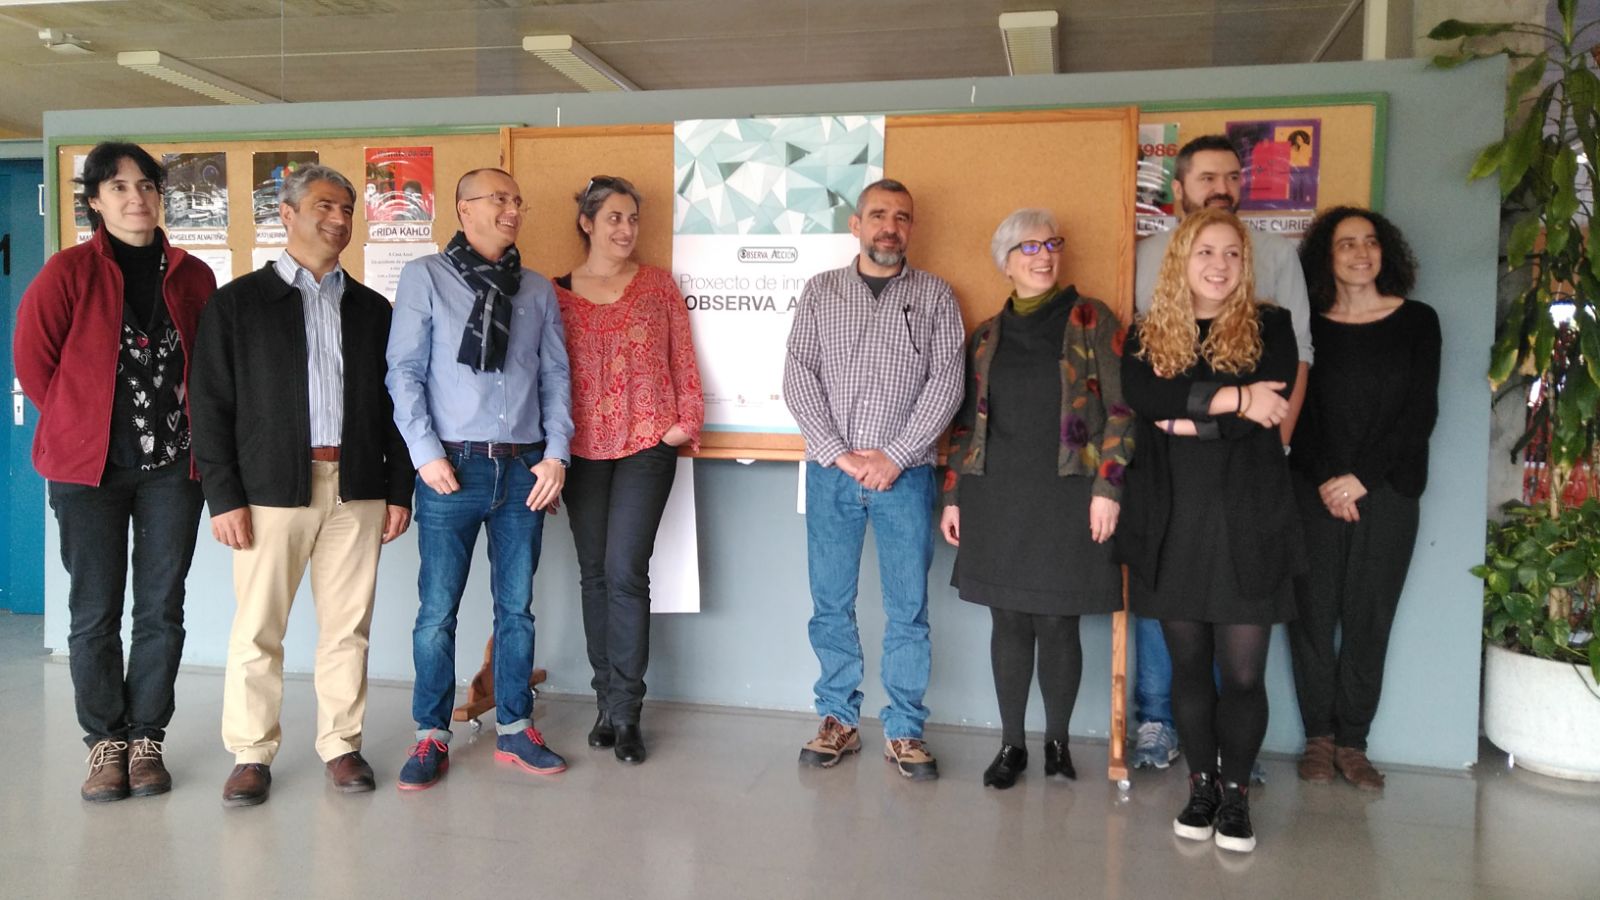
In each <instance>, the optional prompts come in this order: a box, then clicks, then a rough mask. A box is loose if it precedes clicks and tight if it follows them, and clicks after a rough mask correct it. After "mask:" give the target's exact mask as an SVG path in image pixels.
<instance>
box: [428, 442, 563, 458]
mask: <svg viewBox="0 0 1600 900" xmlns="http://www.w3.org/2000/svg"><path fill="white" fill-rule="evenodd" d="M439 443H440V444H442V445H443V446H444V449H445V451H446V452H449V453H464V454H466V455H467V456H486V457H488V458H489V459H511V458H513V457H517V456H521V455H523V454H524V453H531V452H533V451H535V450H543V449H544V442H542V441H541V442H539V443H537V444H507V443H501V442H499V441H440V442H439Z"/></svg>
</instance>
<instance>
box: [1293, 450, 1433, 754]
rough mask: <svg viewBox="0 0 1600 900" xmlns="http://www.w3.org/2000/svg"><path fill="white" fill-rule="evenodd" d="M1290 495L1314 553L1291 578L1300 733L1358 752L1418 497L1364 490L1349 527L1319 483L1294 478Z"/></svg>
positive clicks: (1363, 744) (1413, 534) (1374, 699)
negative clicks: (1303, 571)
mask: <svg viewBox="0 0 1600 900" xmlns="http://www.w3.org/2000/svg"><path fill="white" fill-rule="evenodd" d="M1295 493H1296V498H1297V500H1298V501H1299V504H1300V520H1301V522H1303V523H1304V526H1305V535H1306V551H1307V554H1308V555H1309V556H1310V559H1311V571H1310V573H1309V574H1308V575H1306V576H1305V577H1303V578H1299V579H1296V581H1295V600H1296V605H1297V606H1298V613H1299V616H1298V618H1296V619H1295V620H1294V621H1293V622H1290V623H1289V650H1290V652H1291V654H1292V658H1293V661H1294V687H1295V693H1296V694H1297V695H1298V696H1299V699H1300V719H1301V722H1302V723H1303V724H1304V725H1305V729H1306V737H1326V736H1328V735H1332V736H1333V742H1334V743H1335V744H1337V745H1338V746H1340V747H1355V748H1358V749H1361V750H1365V749H1366V748H1367V732H1368V731H1369V730H1370V729H1371V727H1372V717H1373V716H1374V715H1376V714H1377V712H1378V695H1379V692H1380V691H1381V690H1382V689H1383V664H1384V658H1385V657H1386V656H1387V655H1388V652H1389V629H1390V627H1391V626H1393V625H1394V613H1395V608H1396V607H1398V606H1399V605H1400V591H1401V589H1402V588H1404V587H1405V583H1406V571H1407V570H1408V569H1409V568H1410V567H1411V550H1412V547H1413V546H1414V545H1415V544H1416V540H1417V510H1418V504H1417V500H1415V499H1414V498H1411V497H1402V496H1401V495H1400V494H1398V493H1396V492H1395V491H1394V489H1393V488H1391V487H1389V486H1388V485H1380V486H1378V487H1374V488H1370V489H1369V490H1368V493H1367V495H1366V496H1365V497H1363V498H1362V499H1361V501H1360V503H1359V504H1358V507H1359V509H1360V512H1361V521H1359V522H1354V523H1351V522H1344V521H1341V520H1339V519H1335V518H1334V517H1333V516H1331V515H1329V514H1328V511H1327V509H1326V508H1325V507H1324V506H1323V505H1322V500H1321V499H1320V498H1319V497H1318V496H1317V487H1316V485H1313V484H1311V483H1310V482H1309V481H1306V480H1305V479H1303V478H1300V477H1298V476H1296V478H1295ZM1336 631H1337V632H1338V633H1339V640H1338V642H1337V643H1336V642H1335V640H1334V634H1335V632H1336Z"/></svg>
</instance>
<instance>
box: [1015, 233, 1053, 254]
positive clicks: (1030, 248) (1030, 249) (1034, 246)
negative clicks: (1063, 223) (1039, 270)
mask: <svg viewBox="0 0 1600 900" xmlns="http://www.w3.org/2000/svg"><path fill="white" fill-rule="evenodd" d="M1066 244H1067V239H1066V238H1064V237H1062V236H1061V235H1059V234H1058V235H1056V236H1055V237H1053V238H1045V239H1044V240H1042V241H1023V242H1021V243H1019V244H1014V245H1012V247H1011V250H1021V251H1022V255H1023V256H1038V255H1039V251H1040V250H1049V251H1050V252H1051V253H1060V252H1061V248H1062V247H1064V246H1066ZM1011 250H1007V251H1006V252H1007V253H1010V252H1011Z"/></svg>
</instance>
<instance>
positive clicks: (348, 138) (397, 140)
mask: <svg viewBox="0 0 1600 900" xmlns="http://www.w3.org/2000/svg"><path fill="white" fill-rule="evenodd" d="M499 131H500V128H499V127H498V126H492V127H491V126H480V127H472V128H457V129H432V130H428V131H418V130H412V129H377V130H373V131H364V132H326V131H323V132H303V133H276V134H273V133H268V134H208V135H192V136H170V135H169V136H165V137H151V138H144V137H117V138H114V139H115V140H127V141H132V142H133V143H136V144H139V145H140V146H142V147H144V148H145V149H146V150H148V151H149V152H150V154H151V155H153V156H155V157H156V159H157V161H160V159H161V157H162V155H163V154H166V153H225V154H226V155H227V192H228V212H229V216H228V230H227V246H226V249H228V250H230V251H232V257H233V259H232V262H233V277H235V278H237V277H238V276H240V275H244V274H245V273H247V272H249V271H250V270H251V269H252V268H253V266H252V264H251V250H252V248H254V247H255V246H256V243H255V239H256V230H255V219H254V216H253V215H252V214H251V197H252V191H253V189H254V188H255V185H254V184H252V181H253V174H252V166H251V157H252V154H254V153H257V152H284V151H294V150H315V151H317V154H318V162H320V163H321V164H323V165H326V166H332V167H333V168H334V169H337V170H338V171H339V172H340V173H341V174H343V175H344V176H345V177H347V178H349V179H350V181H351V183H352V184H354V185H355V186H356V191H357V192H358V193H360V192H361V191H362V186H363V184H364V183H365V181H366V159H365V152H364V151H365V149H366V148H368V147H407V146H428V147H432V148H433V186H434V217H433V223H432V229H431V230H432V236H431V240H432V241H433V242H434V243H435V244H436V245H438V246H439V247H441V248H442V247H443V246H444V244H445V242H446V241H448V240H449V239H450V236H451V235H453V234H455V232H456V228H457V225H456V221H455V208H454V207H455V205H454V198H455V184H456V180H457V179H459V178H460V177H461V176H462V175H463V174H465V173H466V172H468V171H470V170H472V169H476V168H480V167H483V166H497V165H500V157H499V152H500V146H499V143H498V141H497V140H496V134H497V133H498V132H499ZM106 139H108V140H109V139H112V138H106ZM98 140H100V139H98V138H80V137H74V138H69V139H65V140H53V141H52V142H51V153H50V157H51V161H52V164H53V165H54V166H55V167H56V170H55V173H54V175H53V177H52V178H51V179H50V182H49V183H50V185H51V187H52V188H53V189H54V191H55V196H54V197H53V198H52V199H53V202H52V203H51V205H50V209H51V210H52V211H53V213H54V215H55V221H54V223H53V224H52V227H51V229H50V234H51V236H52V238H53V239H54V240H56V241H57V242H58V243H57V245H56V247H57V248H59V247H70V246H72V245H73V244H74V243H75V242H76V239H77V231H78V228H77V226H76V225H75V224H74V223H73V210H72V191H73V187H74V185H73V182H72V157H73V156H75V155H83V154H86V153H88V152H89V150H90V149H91V148H92V147H93V146H94V145H95V143H97V141H98ZM68 141H70V143H69V142H68ZM163 226H165V222H164V221H163ZM366 237H367V221H366V209H365V206H364V205H363V203H362V202H361V201H360V200H359V199H358V200H357V202H356V215H355V221H354V222H353V223H352V230H351V238H350V246H348V247H346V248H345V251H344V253H343V254H341V255H340V257H339V263H340V265H341V266H343V267H344V269H345V271H347V272H349V273H350V274H351V275H352V276H353V277H355V278H356V279H357V280H359V281H365V280H366V265H365V262H364V256H365V254H364V250H363V248H364V245H365V243H366ZM178 246H186V245H184V244H179V245H178ZM202 249H217V250H221V249H224V248H223V247H222V246H221V245H218V246H216V247H211V248H202Z"/></svg>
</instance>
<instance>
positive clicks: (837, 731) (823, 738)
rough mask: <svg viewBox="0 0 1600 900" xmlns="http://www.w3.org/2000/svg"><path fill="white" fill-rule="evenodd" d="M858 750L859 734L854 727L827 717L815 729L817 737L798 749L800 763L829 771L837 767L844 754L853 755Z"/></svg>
mask: <svg viewBox="0 0 1600 900" xmlns="http://www.w3.org/2000/svg"><path fill="white" fill-rule="evenodd" d="M860 749H861V733H860V732H859V731H857V730H856V727H855V726H854V725H846V724H844V723H843V722H841V721H839V720H838V719H835V718H834V717H833V716H828V717H826V718H824V719H823V720H822V726H821V727H819V728H818V729H817V736H816V737H814V738H812V739H811V740H810V741H808V742H806V745H805V746H804V747H801V748H800V763H801V764H802V765H807V766H816V767H817V768H820V769H830V768H832V767H834V766H836V765H838V763H839V760H841V759H844V757H845V755H846V754H850V753H855V752H857V751H859V750H860Z"/></svg>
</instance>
